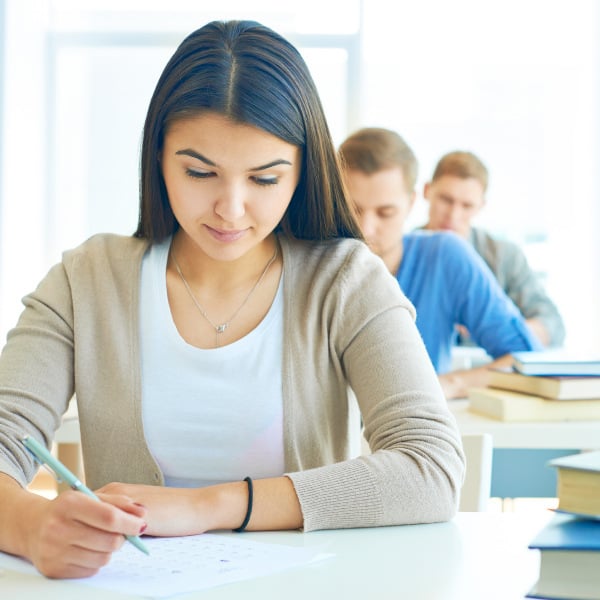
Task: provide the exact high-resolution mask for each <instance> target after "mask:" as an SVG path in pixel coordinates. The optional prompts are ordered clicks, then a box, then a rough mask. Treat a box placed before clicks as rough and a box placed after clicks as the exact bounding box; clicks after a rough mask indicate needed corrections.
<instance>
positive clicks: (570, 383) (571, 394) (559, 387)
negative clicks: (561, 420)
mask: <svg viewBox="0 0 600 600" xmlns="http://www.w3.org/2000/svg"><path fill="white" fill-rule="evenodd" d="M489 386H490V387H495V388H501V389H505V390H511V391H514V392H523V393H525V394H533V395H535V396H544V397H545V398H550V399H552V400H588V399H590V398H600V377H587V376H584V375H580V376H566V375H562V376H561V375H524V374H523V373H519V372H518V371H515V370H513V369H490V380H489Z"/></svg>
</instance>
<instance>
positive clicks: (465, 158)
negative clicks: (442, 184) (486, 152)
mask: <svg viewBox="0 0 600 600" xmlns="http://www.w3.org/2000/svg"><path fill="white" fill-rule="evenodd" d="M444 175H454V176H455V177H460V178H461V179H469V178H473V179H476V180H477V181H479V183H481V186H482V187H483V191H484V192H485V191H486V190H487V187H488V183H489V173H488V170H487V167H486V166H485V165H484V164H483V163H482V162H481V160H480V159H479V158H478V157H477V156H475V155H474V154H473V153H472V152H464V151H460V150H457V151H455V152H449V153H448V154H445V155H444V156H442V158H440V160H439V162H438V164H437V165H436V167H435V171H434V172H433V177H432V178H431V181H432V182H433V181H435V180H436V179H439V178H440V177H443V176H444Z"/></svg>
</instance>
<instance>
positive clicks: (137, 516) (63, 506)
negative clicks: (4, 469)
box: [0, 473, 146, 577]
mask: <svg viewBox="0 0 600 600" xmlns="http://www.w3.org/2000/svg"><path fill="white" fill-rule="evenodd" d="M102 500H103V502H97V501H96V500H93V499H92V498H89V497H88V496H86V495H85V494H82V493H81V492H75V491H67V492H64V493H62V494H60V495H59V496H58V497H57V498H56V499H54V500H48V499H46V498H44V497H42V496H40V495H37V494H34V493H32V492H30V491H28V490H26V489H24V488H22V487H21V486H20V485H19V484H18V483H17V482H16V481H15V480H14V479H12V478H11V477H9V476H8V475H5V474H2V473H0V550H2V551H3V552H8V553H10V554H15V555H17V556H22V557H24V558H27V559H29V560H30V561H31V562H32V563H33V564H34V565H35V566H36V567H37V569H38V570H39V571H40V572H41V573H43V574H44V575H46V576H48V577H88V576H90V575H93V574H94V573H96V572H97V571H98V569H100V567H102V566H104V565H105V564H107V563H108V561H109V560H110V557H111V555H112V553H113V552H114V551H115V550H117V549H118V548H120V547H121V545H122V544H123V542H124V541H125V538H124V537H123V536H124V534H127V535H137V534H139V533H140V532H141V530H142V529H143V527H144V525H145V521H144V516H145V514H146V509H145V508H144V507H143V506H139V505H136V504H134V502H133V500H131V499H130V498H127V497H124V496H107V495H103V496H102Z"/></svg>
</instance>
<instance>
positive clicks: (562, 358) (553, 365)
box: [512, 350, 600, 376]
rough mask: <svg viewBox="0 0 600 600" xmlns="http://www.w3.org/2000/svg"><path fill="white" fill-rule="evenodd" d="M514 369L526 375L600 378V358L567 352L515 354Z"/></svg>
mask: <svg viewBox="0 0 600 600" xmlns="http://www.w3.org/2000/svg"><path fill="white" fill-rule="evenodd" d="M512 357H513V361H514V368H515V369H516V370H517V371H518V372H519V373H523V374H524V375H588V376H589V375H592V376H600V357H599V356H578V355H576V354H575V353H573V352H567V351H565V350H543V351H541V352H535V351H532V352H513V353H512Z"/></svg>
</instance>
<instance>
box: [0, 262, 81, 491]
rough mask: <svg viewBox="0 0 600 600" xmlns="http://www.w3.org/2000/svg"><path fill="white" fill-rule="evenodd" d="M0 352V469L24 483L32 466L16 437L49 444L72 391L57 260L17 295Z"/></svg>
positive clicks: (67, 308)
mask: <svg viewBox="0 0 600 600" xmlns="http://www.w3.org/2000/svg"><path fill="white" fill-rule="evenodd" d="M23 304H24V306H25V308H24V310H23V312H22V313H21V316H20V317H19V320H18V323H17V325H16V327H14V328H13V329H12V330H11V331H10V332H9V333H8V336H7V343H6V345H5V347H4V349H3V350H2V354H1V356H0V472H3V473H6V474H8V475H10V476H11V477H13V478H14V479H16V480H17V481H18V482H19V483H20V484H21V485H23V486H25V485H26V484H27V483H28V481H30V480H31V479H32V477H33V475H34V474H35V472H36V470H37V465H36V464H35V463H34V462H33V460H32V458H31V456H30V455H29V453H28V452H27V451H26V450H25V448H24V446H23V445H22V444H21V442H20V439H21V438H22V437H23V436H24V435H25V434H29V435H32V436H34V437H36V438H37V439H38V440H40V441H42V442H43V443H45V444H46V446H49V445H50V443H51V441H52V437H53V435H54V432H55V430H56V429H57V428H58V426H59V425H60V419H61V416H62V414H63V413H64V412H65V411H66V409H67V406H68V402H69V400H70V399H71V397H72V395H73V385H74V383H73V327H72V323H73V318H72V304H71V299H70V290H69V284H68V280H67V276H66V273H65V270H64V268H63V265H62V264H58V265H56V266H55V267H53V268H52V269H51V270H50V271H49V273H48V274H47V275H46V277H45V278H44V279H43V280H42V282H41V283H40V284H39V285H38V287H37V288H36V290H35V291H34V292H32V293H31V294H29V295H27V296H26V297H25V298H24V299H23Z"/></svg>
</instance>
